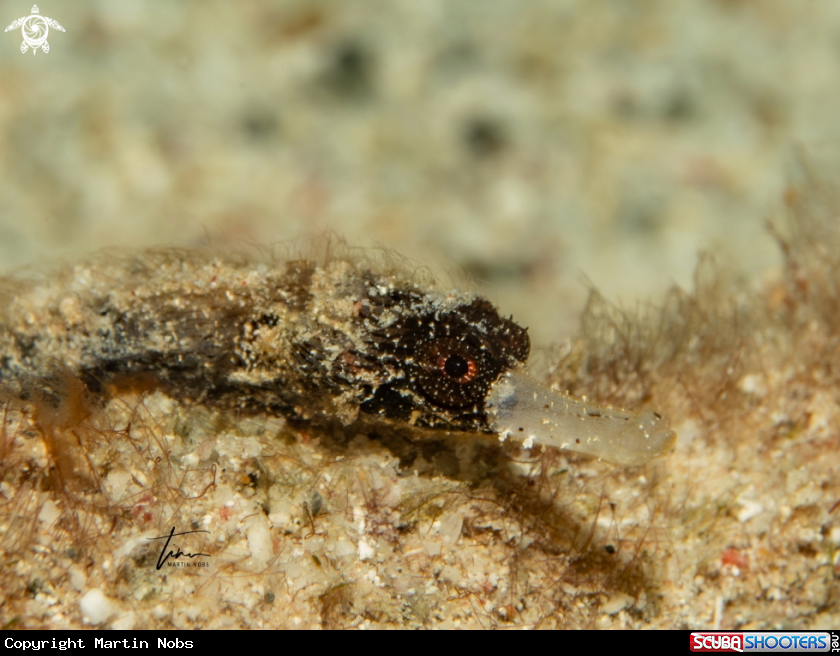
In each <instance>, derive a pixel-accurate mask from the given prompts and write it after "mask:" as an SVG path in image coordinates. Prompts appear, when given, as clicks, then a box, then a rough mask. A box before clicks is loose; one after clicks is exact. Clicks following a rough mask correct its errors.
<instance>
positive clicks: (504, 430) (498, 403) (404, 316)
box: [338, 284, 675, 466]
mask: <svg viewBox="0 0 840 656" xmlns="http://www.w3.org/2000/svg"><path fill="white" fill-rule="evenodd" d="M359 307H360V309H359V321H360V322H361V323H362V324H363V325H364V328H365V330H364V339H363V343H364V348H362V349H359V350H356V351H354V352H353V353H352V354H345V355H346V356H347V357H345V358H343V359H340V360H339V361H340V362H341V363H342V365H341V366H340V367H339V368H338V370H339V371H341V372H342V374H341V375H342V377H343V378H344V380H345V382H351V381H354V382H355V383H356V384H358V383H359V382H362V386H363V388H364V397H363V401H362V403H361V406H360V410H361V412H363V413H365V414H367V415H376V416H379V417H382V418H385V419H389V420H396V421H400V422H407V423H409V424H411V425H412V426H416V427H424V428H431V429H444V430H449V431H463V432H471V433H486V434H497V435H499V436H500V438H501V439H502V440H504V439H506V438H507V437H508V436H514V437H517V438H519V439H521V440H522V441H523V442H525V444H526V445H527V446H531V445H533V444H542V445H546V446H552V447H556V448H560V449H568V450H571V451H577V452H580V453H585V454H588V455H592V456H595V457H598V458H602V459H605V460H608V461H610V462H614V463H617V464H621V465H626V466H632V465H640V464H644V463H645V462H647V461H648V460H649V459H651V458H653V457H655V456H657V455H660V454H662V453H663V452H664V451H665V450H667V449H669V448H670V447H671V446H672V445H673V444H674V440H675V434H674V432H673V431H671V430H669V428H668V422H667V420H666V419H664V418H663V417H662V416H661V415H659V414H658V413H655V412H652V411H644V412H642V413H640V414H637V413H633V412H627V411H623V410H617V409H613V408H609V407H599V406H596V405H593V404H588V403H584V402H580V401H577V400H575V399H572V398H570V397H567V396H565V395H563V394H560V393H558V392H555V391H553V390H550V389H548V388H547V387H545V386H544V385H541V384H540V383H538V382H537V381H535V380H534V379H533V378H532V377H531V376H529V375H528V374H527V372H526V371H525V363H526V362H527V360H528V356H529V354H530V350H531V344H530V338H529V337H528V331H527V329H526V328H523V327H521V326H519V325H518V324H516V323H515V322H514V321H513V319H512V318H505V317H503V316H501V315H500V314H499V313H498V311H497V310H496V308H495V307H494V306H493V305H492V304H491V303H490V302H489V301H487V300H486V299H483V298H480V297H479V298H462V302H460V303H459V302H453V301H452V300H451V299H449V300H442V299H440V298H436V297H435V296H434V295H430V294H426V293H423V292H421V291H419V290H416V289H407V288H404V289H401V288H391V287H387V286H382V285H377V284H371V285H369V288H368V293H367V294H366V297H365V298H364V300H363V301H362V302H361V303H360V305H359ZM371 373H373V375H370V374H371Z"/></svg>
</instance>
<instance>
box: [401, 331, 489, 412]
mask: <svg viewBox="0 0 840 656" xmlns="http://www.w3.org/2000/svg"><path fill="white" fill-rule="evenodd" d="M418 363H419V365H420V371H419V375H418V377H417V378H418V382H419V383H420V388H421V390H422V392H423V394H424V395H425V396H426V398H428V399H429V400H430V401H432V402H433V403H436V404H437V405H440V406H444V407H447V408H465V407H468V406H474V405H477V404H479V403H481V402H482V400H483V399H484V396H485V395H486V394H487V390H488V389H489V386H490V384H491V383H492V382H493V381H494V380H495V379H496V378H497V377H498V375H499V373H500V372H501V369H502V365H501V363H500V362H499V361H498V360H497V359H496V358H494V357H493V356H492V355H491V354H490V352H489V351H488V349H487V348H486V347H484V346H483V345H482V344H481V343H480V342H479V341H478V340H477V339H469V338H466V339H455V338H451V337H440V338H437V339H433V340H431V341H429V342H427V343H425V344H422V345H421V346H420V347H419V348H418Z"/></svg>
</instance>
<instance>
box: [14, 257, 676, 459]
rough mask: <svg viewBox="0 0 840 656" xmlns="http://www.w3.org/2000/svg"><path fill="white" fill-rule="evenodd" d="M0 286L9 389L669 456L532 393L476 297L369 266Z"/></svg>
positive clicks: (563, 401) (148, 264) (233, 264)
mask: <svg viewBox="0 0 840 656" xmlns="http://www.w3.org/2000/svg"><path fill="white" fill-rule="evenodd" d="M3 288H4V289H5V296H4V298H3V300H2V302H0V382H2V383H5V384H6V385H7V386H12V387H14V386H15V385H18V386H19V381H22V380H27V379H31V378H33V377H40V379H41V380H45V379H48V378H49V372H50V371H54V370H55V369H56V367H59V368H62V369H64V370H67V369H69V370H70V371H72V372H73V373H74V374H75V375H77V376H78V377H79V378H80V379H81V380H82V381H84V382H85V383H86V384H87V386H88V388H89V389H90V390H92V391H93V392H100V391H103V390H105V389H106V388H107V387H108V385H109V384H111V383H113V382H114V381H118V380H123V379H126V378H128V379H132V378H145V379H149V380H151V381H152V383H153V384H154V385H155V386H158V387H160V388H163V389H164V390H165V391H167V392H168V393H170V394H171V395H173V396H175V397H176V398H180V399H186V400H191V401H195V402H200V403H206V404H215V405H221V406H228V407H235V408H238V409H240V410H254V411H267V412H271V413H277V414H279V415H282V416H284V417H286V418H287V419H288V420H289V421H292V422H297V423H302V422H312V423H319V422H324V421H335V420H336V419H337V420H338V421H339V422H340V423H341V424H343V425H345V426H351V425H353V424H354V423H359V424H362V423H365V422H371V421H374V422H386V423H391V424H393V425H394V426H397V427H399V426H403V427H411V428H412V429H416V430H421V431H422V430H428V431H445V432H449V433H473V434H485V435H497V436H499V438H500V439H501V440H504V439H506V438H508V437H513V438H517V439H520V440H522V441H523V443H524V445H525V446H526V447H530V446H532V445H535V444H536V445H545V446H549V447H556V448H560V449H567V450H570V451H577V452H580V453H585V454H588V455H591V456H595V457H598V458H602V459H604V460H608V461H610V462H613V463H616V464H620V465H627V466H631V465H640V464H643V463H645V462H647V461H648V460H649V459H651V458H653V457H655V456H657V455H660V454H662V453H663V452H664V451H665V450H666V449H668V448H669V447H670V446H671V445H673V443H674V438H675V435H674V433H673V431H671V430H669V428H668V422H667V420H666V419H664V418H663V417H661V416H660V415H659V414H657V413H655V412H653V411H649V410H646V411H642V412H640V413H634V412H627V411H624V410H618V409H614V408H611V407H600V406H597V405H594V404H590V403H585V402H582V401H578V400H575V399H572V398H570V397H568V396H565V395H563V394H560V393H558V392H555V391H552V390H550V389H548V388H547V387H545V386H543V385H541V384H540V383H538V382H537V381H536V380H534V379H533V378H532V377H531V376H530V375H529V374H528V373H527V371H526V366H525V365H526V362H527V360H528V357H529V354H530V349H531V345H530V339H529V336H528V332H527V329H525V328H522V327H521V326H519V325H518V324H516V323H515V322H514V321H513V320H512V318H505V317H503V316H501V315H500V314H499V312H498V311H497V310H496V308H495V307H494V306H493V305H492V304H491V303H490V302H489V301H487V300H486V299H484V298H482V297H481V296H479V295H476V294H475V293H472V292H458V291H444V290H441V289H439V288H437V287H436V286H435V285H434V284H432V283H431V282H430V281H429V280H426V279H422V278H421V277H418V276H416V275H410V274H408V273H406V272H405V271H402V270H400V268H399V267H396V266H388V265H383V264H382V263H377V262H375V261H373V260H372V259H370V258H365V257H356V256H352V255H350V254H345V255H334V254H333V255H331V256H330V257H325V258H321V259H318V258H307V259H287V260H285V261H277V260H271V261H255V260H254V259H253V258H249V257H246V256H243V255H220V254H217V253H210V252H204V251H199V250H187V249H183V250H177V249H168V250H150V251H142V252H137V253H134V254H131V255H128V256H123V257H104V256H103V257H99V258H94V259H90V260H88V261H86V262H83V263H81V264H78V265H76V266H72V267H68V268H65V269H63V270H61V271H59V272H58V273H57V274H56V275H55V276H53V277H51V278H50V279H49V280H46V279H44V280H28V281H27V280H12V279H6V280H5V281H4V283H3Z"/></svg>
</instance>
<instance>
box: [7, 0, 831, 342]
mask: <svg viewBox="0 0 840 656" xmlns="http://www.w3.org/2000/svg"><path fill="white" fill-rule="evenodd" d="M30 2H31V0H26V1H23V0H14V1H4V2H2V4H0V23H2V24H3V25H4V26H5V25H8V24H10V23H11V22H12V21H13V20H15V19H16V18H20V17H23V16H27V15H29V14H30V12H31V10H32V5H31V4H30ZM39 9H40V12H41V14H42V15H43V16H47V17H50V18H53V19H55V20H57V21H58V22H59V23H60V24H61V25H62V26H64V28H65V29H66V32H63V33H62V32H58V31H56V30H50V33H49V36H48V42H49V46H50V50H49V53H44V52H43V51H38V53H37V54H36V55H33V54H32V51H31V50H29V51H28V52H27V53H26V54H22V53H21V51H20V45H21V42H22V40H23V39H22V35H21V30H20V28H18V29H15V30H12V31H10V32H8V33H5V34H2V35H0V36H2V38H0V271H10V270H14V269H15V268H18V267H21V266H24V265H28V264H36V265H37V264H43V263H45V262H53V261H55V260H65V259H72V258H73V257H77V256H78V255H79V254H81V253H85V252H89V251H92V250H96V249H101V248H107V247H113V246H129V247H140V246H145V245H204V244H208V243H213V244H216V245H226V244H229V243H230V244H253V243H256V244H267V243H272V242H275V241H280V240H286V239H290V238H295V237H299V236H306V235H311V234H319V233H321V232H323V231H325V230H329V229H332V230H335V231H337V232H339V233H341V234H343V235H345V236H346V238H347V239H348V241H349V242H350V243H351V244H354V245H372V244H381V245H387V246H390V247H393V248H395V249H397V250H398V251H400V252H402V253H404V254H406V255H408V256H410V257H412V258H416V259H418V260H420V261H422V262H426V263H431V264H432V265H433V266H436V267H440V268H443V269H449V270H455V271H464V272H466V273H467V274H468V275H469V276H471V277H472V278H474V279H476V280H478V281H481V282H482V283H484V284H485V289H486V292H487V294H488V295H489V296H490V297H491V298H492V299H493V300H494V301H495V302H497V303H499V304H500V305H501V307H502V309H503V311H504V312H505V313H511V312H512V313H513V314H514V316H515V318H516V319H517V320H519V321H521V322H522V323H524V324H526V325H530V326H531V330H532V334H533V336H534V339H535V342H536V343H543V344H544V343H548V342H551V341H560V340H561V339H562V338H563V337H564V336H565V335H566V334H568V333H569V332H570V331H572V330H573V329H574V328H575V326H576V322H577V317H578V314H579V312H580V310H581V308H582V306H583V303H584V301H585V298H586V293H587V289H586V285H585V284H584V283H583V282H582V278H583V276H586V277H588V278H589V279H590V280H591V281H592V282H593V283H594V284H596V285H597V286H598V287H599V288H600V289H601V290H602V291H603V292H604V293H605V294H606V295H607V296H608V297H609V298H611V299H613V300H618V299H621V300H622V302H624V303H625V304H627V305H630V304H632V303H633V302H634V300H635V299H637V298H651V297H654V298H655V297H656V295H657V294H660V293H661V292H662V290H664V289H665V288H666V287H668V286H669V285H670V284H672V283H673V282H677V283H679V284H682V285H690V284H691V275H692V272H693V269H694V265H695V262H696V255H697V252H698V250H700V249H708V250H712V251H716V252H717V251H722V252H724V253H729V256H728V257H729V258H730V259H731V260H732V261H734V262H735V263H736V265H737V266H738V267H739V268H740V269H741V270H743V271H744V272H745V273H747V274H749V275H754V274H755V273H757V272H759V271H762V270H765V269H766V268H768V267H771V266H773V265H774V264H777V263H778V256H777V255H776V251H775V247H774V245H773V242H772V240H771V239H770V237H769V236H768V235H767V233H766V230H765V227H764V223H765V221H766V220H768V219H773V218H775V217H778V216H779V215H780V214H781V213H782V211H783V207H784V205H783V202H782V197H783V192H784V189H785V185H786V184H787V182H788V180H789V179H790V178H789V176H790V171H791V167H792V165H793V163H794V162H795V161H796V158H797V151H798V150H802V151H805V152H807V151H809V150H810V149H813V148H823V149H825V148H826V147H827V146H826V144H829V146H828V149H829V150H830V149H831V147H830V144H831V143H832V142H833V141H834V140H835V139H836V137H837V133H838V131H839V130H838V127H840V126H838V121H837V116H838V112H837V109H838V106H840V3H838V2H836V1H835V0H815V1H809V2H790V1H789V0H779V1H776V0H679V1H675V0H552V1H547V0H546V1H543V0H530V1H528V2H522V1H521V0H446V1H444V0H363V1H356V2H347V1H346V0H282V1H280V0H278V1H275V2H270V1H256V0H238V1H237V2H221V1H208V0H200V1H198V0H194V1H188V0H181V1H179V2H171V1H164V0H99V1H92V0H91V1H86V0H73V1H72V2H70V1H68V0H44V2H43V3H42V4H39Z"/></svg>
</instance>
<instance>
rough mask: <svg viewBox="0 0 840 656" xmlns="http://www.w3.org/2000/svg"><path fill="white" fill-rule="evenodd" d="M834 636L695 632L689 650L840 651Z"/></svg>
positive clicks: (827, 634)
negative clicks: (836, 647)
mask: <svg viewBox="0 0 840 656" xmlns="http://www.w3.org/2000/svg"><path fill="white" fill-rule="evenodd" d="M836 645H837V638H836V636H832V635H831V634H830V633H827V632H816V631H784V632H778V633H757V632H726V633H723V632H711V631H709V632H702V633H701V632H694V633H692V634H691V651H706V652H709V651H714V652H797V653H802V652H824V651H840V649H833V647H835V646H836Z"/></svg>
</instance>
